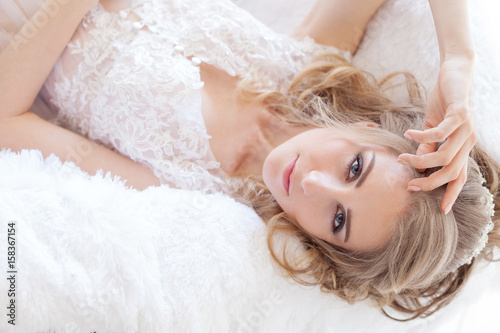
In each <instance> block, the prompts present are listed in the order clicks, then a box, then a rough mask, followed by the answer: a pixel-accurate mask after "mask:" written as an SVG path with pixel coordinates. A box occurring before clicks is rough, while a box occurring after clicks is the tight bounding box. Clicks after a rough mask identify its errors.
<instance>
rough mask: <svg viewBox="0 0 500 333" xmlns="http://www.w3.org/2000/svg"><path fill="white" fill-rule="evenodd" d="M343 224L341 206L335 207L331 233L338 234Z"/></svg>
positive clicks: (343, 215) (343, 216)
mask: <svg viewBox="0 0 500 333" xmlns="http://www.w3.org/2000/svg"><path fill="white" fill-rule="evenodd" d="M344 224H345V214H344V211H343V210H342V208H340V207H337V212H336V213H335V216H334V218H333V221H332V232H333V234H338V233H339V232H340V231H341V230H342V228H343V227H344Z"/></svg>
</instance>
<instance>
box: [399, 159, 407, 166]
mask: <svg viewBox="0 0 500 333" xmlns="http://www.w3.org/2000/svg"><path fill="white" fill-rule="evenodd" d="M398 163H401V164H403V165H408V162H406V161H405V160H402V159H400V158H398Z"/></svg>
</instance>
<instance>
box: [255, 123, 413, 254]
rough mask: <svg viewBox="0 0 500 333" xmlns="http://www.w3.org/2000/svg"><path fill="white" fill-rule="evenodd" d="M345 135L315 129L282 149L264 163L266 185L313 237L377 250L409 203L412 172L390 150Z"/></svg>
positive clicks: (349, 247) (342, 245) (281, 204)
mask: <svg viewBox="0 0 500 333" xmlns="http://www.w3.org/2000/svg"><path fill="white" fill-rule="evenodd" d="M352 129H353V130H354V131H355V127H353V128H352ZM342 131H345V130H339V129H312V130H308V131H306V132H304V133H302V134H299V135H297V136H295V137H293V138H291V139H290V140H288V141H286V142H285V143H283V144H282V145H280V146H278V147H277V148H275V149H274V150H273V151H272V152H271V153H270V154H269V155H268V157H267V158H266V160H265V162H264V167H263V177H264V182H265V183H266V185H267V187H268V188H269V190H270V191H271V193H272V194H273V196H274V197H275V199H276V200H277V201H278V204H279V205H280V206H281V208H282V209H283V210H284V211H285V212H286V213H287V214H288V216H290V217H291V218H293V219H294V220H295V221H297V222H298V223H299V224H300V226H301V227H302V228H303V229H305V230H306V231H307V232H309V233H310V234H313V235H315V236H317V237H319V238H321V239H323V240H325V241H327V242H330V243H332V244H334V245H336V246H340V247H342V248H345V249H347V250H372V249H375V248H377V247H380V246H383V245H384V244H385V243H386V242H387V241H388V239H389V237H390V234H391V230H392V228H393V227H394V226H395V223H396V218H397V215H398V214H399V213H400V212H401V211H402V210H403V209H404V207H405V204H406V202H407V200H408V199H409V193H408V191H407V190H406V187H407V184H408V182H409V181H410V173H409V169H408V167H405V166H403V165H401V164H399V163H397V161H396V156H394V155H393V154H392V153H391V152H390V151H389V150H388V149H387V148H385V147H383V146H380V145H376V144H370V143H356V142H352V141H349V140H347V139H344V138H343V137H346V135H342V133H343V132H342ZM344 134H345V133H344Z"/></svg>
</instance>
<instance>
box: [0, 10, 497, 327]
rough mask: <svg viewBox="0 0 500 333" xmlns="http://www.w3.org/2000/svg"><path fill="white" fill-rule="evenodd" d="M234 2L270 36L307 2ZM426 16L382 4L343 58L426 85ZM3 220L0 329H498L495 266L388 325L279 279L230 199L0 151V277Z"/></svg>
mask: <svg viewBox="0 0 500 333" xmlns="http://www.w3.org/2000/svg"><path fill="white" fill-rule="evenodd" d="M236 2H238V3H242V4H243V5H244V6H245V7H246V8H248V9H249V10H250V11H252V12H254V14H255V15H257V16H258V17H259V18H261V19H262V20H263V21H264V22H266V23H268V24H270V25H271V26H273V27H274V28H277V29H281V31H287V30H284V29H290V28H289V27H292V26H293V24H295V23H296V22H298V19H297V18H299V17H300V16H301V15H302V16H303V15H305V13H306V8H307V6H309V5H310V4H307V1H305V0H302V1H297V0H296V1H294V2H293V6H294V7H293V8H294V11H293V12H292V13H291V14H290V15H288V14H287V15H282V14H281V15H278V16H275V15H276V11H274V10H273V9H274V7H273V6H277V7H276V8H279V6H281V8H284V7H288V6H290V3H291V2H290V1H284V0H283V1H281V2H276V3H275V4H274V5H272V6H269V5H266V4H267V2H266V1H265V0H253V1H251V0H245V1H236ZM410 2H411V5H410ZM471 4H472V13H473V14H474V15H473V19H474V20H475V21H473V22H474V34H475V37H476V42H477V45H476V51H477V60H478V63H477V67H476V69H477V71H476V77H475V83H476V88H475V105H476V108H475V110H476V116H477V126H478V132H479V139H480V144H481V145H482V146H483V147H485V148H486V149H487V150H488V151H489V152H490V153H491V154H493V155H494V156H496V157H497V159H498V157H499V156H500V148H499V145H498V143H500V140H499V133H498V132H497V130H496V129H497V128H498V125H500V124H499V118H500V112H498V111H497V110H498V109H499V107H500V95H499V94H498V93H496V94H495V92H496V91H498V90H499V88H500V87H499V83H498V79H497V77H498V75H499V74H500V70H499V67H498V63H496V64H495V63H493V62H492V60H493V59H494V55H495V54H496V53H492V52H493V51H492V50H493V48H492V47H490V46H489V44H485V41H486V40H487V38H489V37H488V36H489V35H486V34H482V33H481V31H484V30H481V29H483V28H482V27H481V26H479V23H481V20H480V19H479V17H478V16H476V14H477V13H479V11H478V8H479V7H477V6H478V2H472V3H471ZM474 6H476V7H474ZM278 13H281V12H278ZM429 15H430V14H429V12H428V8H427V5H426V2H425V1H423V0H421V1H410V0H398V1H391V2H390V3H388V4H386V5H385V6H384V7H383V8H382V9H381V11H380V12H379V13H378V14H377V16H376V17H375V19H374V20H373V21H372V22H371V24H370V26H369V28H368V34H367V37H366V38H365V40H364V41H363V44H362V47H361V49H360V51H359V52H358V54H357V55H356V57H355V58H354V62H355V63H356V64H358V65H359V66H361V67H363V68H366V69H369V70H370V71H372V72H374V73H376V74H377V75H381V73H383V72H386V73H388V72H390V71H391V70H395V69H401V70H408V71H410V72H412V73H414V74H415V75H416V76H417V78H419V79H420V80H421V81H422V82H423V83H424V84H425V85H426V86H427V87H428V88H429V89H430V87H432V85H433V82H434V81H435V78H436V74H437V69H436V66H437V65H438V63H437V58H436V53H435V52H436V50H435V48H436V44H435V43H436V41H435V38H434V33H433V30H432V29H433V26H432V20H431V18H430V16H429ZM273 17H279V18H280V20H274V19H272V18H273ZM379 64H380V65H379ZM495 75H496V77H495ZM13 220H15V221H16V226H17V231H16V240H17V258H16V261H17V265H18V266H17V269H18V274H17V277H16V278H17V284H16V291H17V294H16V314H17V318H16V324H17V325H16V327H13V326H11V325H9V324H8V323H7V320H8V317H7V316H6V314H7V309H6V305H5V304H7V302H8V297H7V293H6V292H5V291H6V290H7V289H8V287H9V286H8V281H7V279H6V276H7V273H6V272H7V268H4V269H3V273H2V274H4V277H2V278H0V304H2V306H1V307H2V308H3V309H4V310H3V311H4V312H3V313H0V315H1V316H2V318H3V319H1V320H0V331H1V332H32V331H41V332H48V331H51V332H89V331H97V332H133V331H139V332H188V331H189V332H410V333H412V332H471V331H474V332H476V331H478V332H498V326H497V323H496V316H495V315H496V313H497V311H498V309H499V308H500V282H499V281H500V264H492V265H489V266H487V267H486V268H484V269H483V270H481V271H479V272H477V273H476V274H474V275H473V277H472V278H471V280H470V281H469V283H468V284H467V286H466V288H465V290H464V291H463V292H462V293H461V294H460V295H459V297H458V298H457V299H456V300H455V301H454V302H453V303H452V304H450V305H449V306H448V307H446V308H445V309H442V310H440V312H438V313H437V314H435V315H433V316H432V317H430V318H428V319H419V320H415V321H412V322H409V323H398V322H395V321H391V320H389V319H387V318H385V317H383V316H382V315H381V313H380V311H379V310H376V309H373V308H370V307H369V306H368V305H367V304H366V303H360V304H356V305H347V304H345V303H344V302H343V301H340V300H338V299H336V298H334V297H333V296H331V295H325V294H321V293H320V292H319V290H318V289H317V288H309V289H307V288H303V287H299V286H296V285H294V284H292V283H289V282H287V281H285V280H284V279H283V278H281V277H280V276H279V274H277V272H276V271H275V270H274V269H273V267H272V264H271V260H270V258H269V254H268V251H267V246H266V243H265V241H266V231H265V227H264V225H263V224H262V222H260V220H259V219H258V217H257V216H256V215H255V213H254V212H253V211H252V210H251V209H249V208H247V207H244V206H242V205H240V204H237V203H235V202H234V201H233V200H232V199H229V198H227V197H224V196H221V195H211V196H202V195H200V194H199V193H196V192H188V191H180V190H172V189H168V188H165V187H157V188H150V189H148V190H146V191H143V192H137V191H134V190H130V189H126V188H125V187H124V186H123V185H122V184H121V183H120V182H119V181H117V180H112V179H110V178H109V177H102V176H101V175H97V176H94V177H89V176H88V175H86V174H84V173H83V172H81V171H80V170H79V169H78V168H77V167H75V166H74V165H73V164H71V163H67V164H61V163H60V161H59V160H58V159H57V158H54V157H51V158H49V159H47V160H46V161H43V159H42V158H41V156H40V154H39V153H37V152H34V151H31V152H29V151H25V152H23V153H22V154H13V153H10V152H6V151H5V152H2V153H0V222H1V223H0V263H2V266H3V267H6V262H7V258H6V255H7V253H6V249H7V244H6V241H7V235H6V233H7V223H8V222H9V221H13ZM160 244H161V245H162V246H160ZM495 326H496V327H495Z"/></svg>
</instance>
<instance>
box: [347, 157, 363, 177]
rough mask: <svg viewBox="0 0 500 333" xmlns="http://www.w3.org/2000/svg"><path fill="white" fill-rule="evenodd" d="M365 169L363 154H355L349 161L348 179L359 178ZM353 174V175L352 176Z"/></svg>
mask: <svg viewBox="0 0 500 333" xmlns="http://www.w3.org/2000/svg"><path fill="white" fill-rule="evenodd" d="M362 170H363V156H362V155H361V153H359V154H357V155H356V156H354V157H353V158H352V159H351V160H350V161H349V163H347V171H346V179H345V180H346V181H353V180H356V179H358V177H359V176H360V175H361V171H362ZM351 174H353V175H352V177H351Z"/></svg>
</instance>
